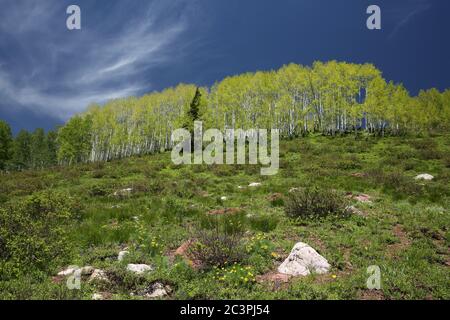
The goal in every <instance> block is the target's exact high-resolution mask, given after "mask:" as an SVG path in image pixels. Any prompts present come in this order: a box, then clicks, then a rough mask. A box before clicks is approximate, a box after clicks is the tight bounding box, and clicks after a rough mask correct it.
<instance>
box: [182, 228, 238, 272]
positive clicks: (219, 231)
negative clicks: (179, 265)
mask: <svg viewBox="0 0 450 320" xmlns="http://www.w3.org/2000/svg"><path fill="white" fill-rule="evenodd" d="M194 239H195V242H194V244H193V245H192V246H191V247H190V248H189V254H190V256H191V257H193V259H194V260H196V261H199V262H200V263H201V264H202V267H203V268H205V269H210V268H213V267H224V266H227V265H230V264H233V263H235V262H240V261H242V260H243V259H244V258H245V255H246V254H245V247H244V244H243V233H238V232H233V233H229V232H227V231H226V230H225V229H224V228H222V227H221V226H220V225H217V227H216V228H214V229H212V230H208V229H199V230H197V231H196V232H195V235H194Z"/></svg>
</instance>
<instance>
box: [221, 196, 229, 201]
mask: <svg viewBox="0 0 450 320" xmlns="http://www.w3.org/2000/svg"><path fill="white" fill-rule="evenodd" d="M220 200H222V201H227V200H228V198H227V197H221V198H220Z"/></svg>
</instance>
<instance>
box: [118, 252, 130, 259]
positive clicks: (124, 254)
mask: <svg viewBox="0 0 450 320" xmlns="http://www.w3.org/2000/svg"><path fill="white" fill-rule="evenodd" d="M129 253H130V252H128V251H127V250H123V251H120V252H119V256H118V257H117V260H119V261H122V260H123V259H124V258H125V256H126V255H127V254H129Z"/></svg>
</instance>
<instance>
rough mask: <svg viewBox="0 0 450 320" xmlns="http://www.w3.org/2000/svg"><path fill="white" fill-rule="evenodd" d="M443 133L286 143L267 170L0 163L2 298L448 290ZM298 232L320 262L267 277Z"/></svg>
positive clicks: (449, 149) (384, 295)
mask: <svg viewBox="0 0 450 320" xmlns="http://www.w3.org/2000/svg"><path fill="white" fill-rule="evenodd" d="M449 138H450V136H449V135H448V134H447V135H440V136H434V137H424V138H416V137H414V138H413V137H402V138H397V137H386V138H384V139H379V138H375V137H369V136H368V137H360V138H358V139H355V137H350V136H346V137H345V136H344V137H335V138H329V137H323V136H312V137H309V138H304V139H294V140H291V141H283V142H282V144H281V153H280V157H281V159H280V164H281V168H280V172H279V173H278V175H275V176H271V177H262V176H260V175H259V172H260V171H259V167H258V166H249V165H247V166H238V165H236V166H228V165H223V166H206V165H192V166H175V165H173V164H172V163H171V161H170V155H169V154H167V153H162V154H155V155H151V156H142V157H131V158H127V159H123V160H117V161H113V162H106V163H98V164H79V165H76V166H69V167H54V168H51V169H46V170H41V171H23V172H16V173H10V174H2V175H1V176H0V191H1V192H0V195H1V196H0V201H1V205H0V249H1V250H0V256H1V260H0V299H12V298H16V299H17V298H22V299H72V298H75V299H91V298H96V299H99V298H106V299H146V298H151V297H159V298H162V299H202V298H203V299H213V298H216V299H234V298H240V299H271V298H273V299H275V298H276V299H280V298H286V299H353V298H356V299H415V298H427V299H428V298H431V299H449V298H450V285H449V282H448V281H447V280H448V271H449V264H450V256H449V251H448V247H449V240H448V239H449V237H448V236H449V229H448V226H449V225H450V216H449V214H450V212H449V208H450V206H449V204H450V202H449V200H450V183H449V178H450V139H449ZM424 173H427V174H431V175H432V176H434V179H433V180H431V181H425V180H416V179H415V177H416V176H417V175H419V174H424ZM250 185H253V187H250ZM298 242H304V243H307V244H309V245H310V246H311V247H313V248H314V249H316V250H317V252H318V253H319V254H320V255H322V256H323V257H325V258H326V259H327V260H328V262H329V264H330V265H331V269H330V270H329V272H328V273H326V274H322V275H316V274H311V275H309V276H299V277H292V278H289V279H287V278H283V277H280V275H277V267H278V266H279V265H280V264H281V263H282V262H283V260H284V259H286V257H287V256H288V255H289V252H290V251H291V249H292V248H293V246H294V244H296V243H298ZM119 252H122V254H121V258H123V259H122V260H121V261H119V260H118V255H119ZM130 264H133V265H142V264H145V265H148V266H149V267H150V269H149V270H148V271H147V272H144V273H141V274H136V273H134V272H132V271H130V270H131V269H133V268H142V266H141V267H136V266H134V267H132V268H130V266H129V265H130ZM70 265H76V266H79V267H85V266H92V268H85V269H84V270H83V273H82V274H81V282H80V287H79V289H74V290H70V289H69V287H70V286H69V287H68V285H67V284H68V282H67V280H69V282H70V277H67V276H64V275H62V274H60V275H59V276H58V275H57V274H58V272H60V271H61V270H65V269H66V268H67V267H68V266H70ZM370 266H378V267H379V268H380V271H381V274H380V276H381V289H380V290H369V289H368V288H367V279H368V278H369V276H370V274H368V273H367V269H368V267H370ZM127 268H128V269H130V270H127ZM93 272H94V273H95V274H96V276H94V277H93V276H92V273H93ZM70 273H71V272H70V270H69V271H68V272H67V274H68V275H69V274H70ZM89 277H90V278H89ZM88 279H91V280H92V281H89V280H88ZM72 280H73V279H72ZM75 280H76V279H75ZM74 283H75V285H76V281H75V282H74ZM75 287H76V286H75ZM158 290H159V291H158ZM157 293H158V294H157Z"/></svg>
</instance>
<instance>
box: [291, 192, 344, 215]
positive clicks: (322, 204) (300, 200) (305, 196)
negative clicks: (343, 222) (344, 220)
mask: <svg viewBox="0 0 450 320" xmlns="http://www.w3.org/2000/svg"><path fill="white" fill-rule="evenodd" d="M345 208H346V201H345V199H344V197H342V195H340V194H338V193H337V192H336V191H333V190H326V189H325V190H324V189H319V188H309V187H308V188H305V189H300V190H297V191H295V192H292V193H291V194H290V195H289V197H288V200H287V202H286V206H285V211H286V214H287V216H289V217H291V218H321V217H326V216H329V215H335V216H344V215H346V210H345Z"/></svg>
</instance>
